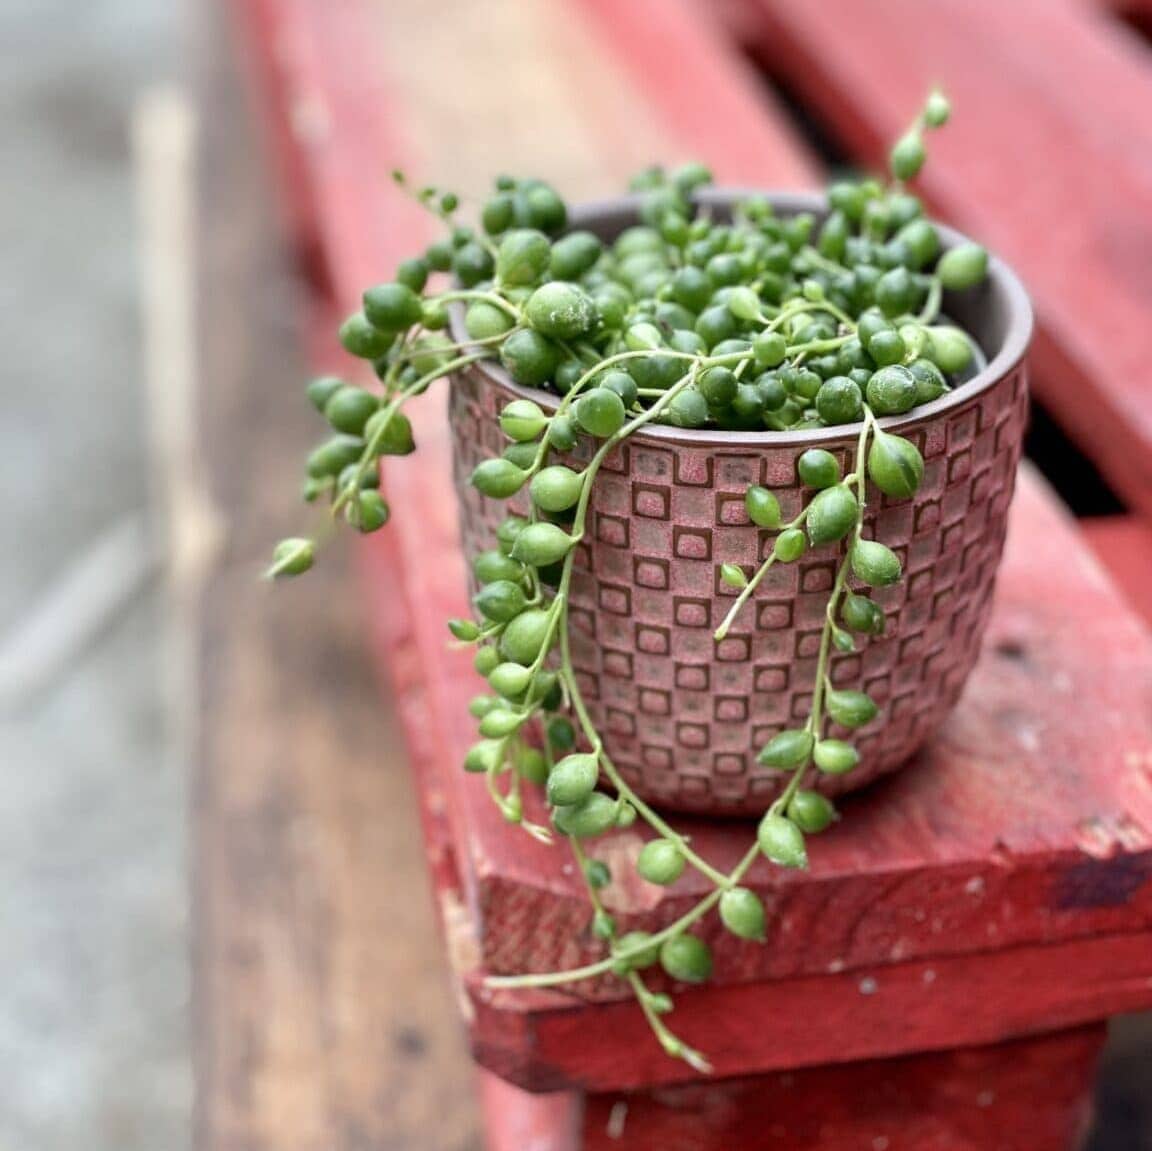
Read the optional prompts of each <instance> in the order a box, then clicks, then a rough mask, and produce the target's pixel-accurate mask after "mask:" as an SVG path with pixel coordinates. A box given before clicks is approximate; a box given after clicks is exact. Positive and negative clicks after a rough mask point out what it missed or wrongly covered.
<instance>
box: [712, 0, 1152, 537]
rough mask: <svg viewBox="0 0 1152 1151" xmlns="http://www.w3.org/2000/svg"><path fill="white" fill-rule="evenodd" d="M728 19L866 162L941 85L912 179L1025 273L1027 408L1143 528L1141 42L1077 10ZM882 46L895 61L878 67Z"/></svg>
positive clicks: (1150, 201) (990, 4)
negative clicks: (1029, 352) (939, 107)
mask: <svg viewBox="0 0 1152 1151" xmlns="http://www.w3.org/2000/svg"><path fill="white" fill-rule="evenodd" d="M728 7H730V8H732V7H737V5H735V4H733V3H732V0H729V4H728ZM739 7H740V8H741V10H742V11H741V15H740V19H739V27H740V29H741V31H742V32H743V33H744V34H745V35H746V36H747V37H748V39H749V43H750V46H751V48H752V49H753V51H754V52H755V53H756V54H757V55H758V56H759V58H760V59H761V61H762V62H763V63H764V65H765V66H766V67H767V68H768V70H769V72H770V73H772V74H775V75H777V76H780V77H783V78H784V79H785V80H786V82H787V83H788V84H789V86H790V87H791V88H792V89H793V90H794V91H796V92H797V93H798V94H799V95H800V97H801V99H803V100H804V101H805V102H806V103H807V105H808V106H809V107H810V108H812V109H814V110H815V111H816V112H817V114H818V115H819V116H820V117H822V118H824V120H825V122H826V123H829V124H831V125H832V126H833V127H834V128H835V130H836V132H837V135H838V136H839V138H840V139H841V140H843V142H844V143H845V145H846V146H847V147H848V149H849V150H850V151H851V152H852V154H853V155H855V156H856V157H857V158H858V159H861V160H866V161H868V162H870V163H879V162H882V160H883V157H884V154H885V152H886V150H887V148H888V146H889V145H890V143H891V141H892V140H894V139H895V138H896V136H897V135H898V134H899V133H900V132H901V131H903V129H904V128H905V126H906V125H907V123H908V122H909V120H910V118H911V116H912V115H913V114H915V111H916V109H917V108H919V106H920V104H921V102H922V100H923V98H924V94H925V92H927V91H928V89H929V87H930V86H931V85H933V84H942V85H943V86H944V87H945V88H946V89H947V91H948V94H949V96H950V97H951V98H952V101H953V105H954V109H955V114H954V116H953V120H952V122H951V123H950V124H949V126H948V129H947V130H946V131H945V132H942V133H940V134H939V135H936V136H933V138H932V140H931V142H930V151H931V161H930V163H929V164H928V165H927V167H926V168H925V170H924V176H923V178H922V180H921V181H920V184H921V186H922V188H923V190H924V192H925V194H926V195H927V197H928V199H929V200H930V201H931V202H932V203H933V204H934V205H935V206H936V208H937V210H939V211H941V212H943V213H944V214H945V216H946V218H948V219H949V220H950V221H952V222H954V223H956V225H957V226H958V227H960V228H962V229H964V230H966V231H968V232H970V233H971V234H973V235H978V236H979V237H980V239H981V241H983V242H984V243H987V244H988V245H989V246H990V247H992V248H994V249H995V250H996V251H997V252H998V253H999V254H1000V255H1002V256H1003V257H1004V258H1005V259H1007V260H1008V261H1009V262H1010V263H1012V264H1013V265H1014V266H1015V267H1016V269H1017V270H1018V271H1019V272H1020V274H1021V275H1022V276H1023V278H1024V279H1025V281H1026V282H1027V284H1028V286H1029V288H1030V290H1031V291H1032V293H1033V295H1034V297H1035V302H1036V307H1037V313H1038V318H1039V322H1040V329H1039V333H1038V339H1037V341H1036V347H1035V353H1034V356H1033V363H1034V366H1035V369H1036V373H1035V375H1036V392H1037V395H1039V396H1040V397H1041V399H1042V400H1043V401H1044V403H1045V404H1046V405H1048V406H1049V408H1050V409H1051V411H1052V413H1053V414H1054V415H1055V416H1056V418H1057V419H1058V420H1059V421H1060V423H1061V424H1062V426H1063V427H1064V428H1065V430H1066V431H1067V432H1068V434H1069V435H1070V436H1071V437H1072V439H1074V440H1075V441H1076V443H1077V444H1078V445H1079V446H1080V447H1081V449H1082V450H1083V451H1085V452H1086V453H1087V454H1088V455H1089V456H1090V457H1091V458H1092V460H1093V461H1094V462H1095V463H1096V465H1097V466H1098V467H1099V468H1100V470H1101V472H1102V473H1103V474H1104V476H1105V477H1106V478H1107V479H1108V481H1109V482H1110V483H1111V484H1112V486H1113V487H1114V488H1115V490H1116V491H1117V493H1118V494H1119V495H1120V496H1121V497H1122V498H1123V499H1125V500H1126V501H1128V503H1129V504H1131V505H1132V506H1133V508H1136V509H1139V510H1140V511H1141V513H1142V514H1143V515H1144V516H1145V517H1148V516H1152V406H1150V405H1149V403H1148V398H1149V383H1148V371H1147V362H1148V355H1149V351H1150V350H1152V340H1150V339H1149V335H1148V322H1147V316H1148V309H1149V305H1150V303H1152V170H1150V168H1149V163H1148V157H1149V155H1150V154H1152V152H1150V149H1152V117H1149V116H1147V115H1142V114H1141V113H1140V111H1139V110H1140V109H1146V108H1148V107H1149V106H1150V105H1152V67H1150V66H1149V52H1148V45H1147V44H1145V43H1141V41H1140V39H1139V37H1138V36H1136V35H1135V34H1134V33H1133V30H1132V29H1131V28H1128V27H1125V26H1124V25H1123V23H1122V22H1121V21H1120V20H1119V19H1117V18H1116V17H1115V16H1114V15H1113V14H1112V13H1111V12H1109V11H1107V9H1106V6H1105V5H1104V4H1102V3H1101V4H1096V5H1093V4H1089V3H1082V2H1079V0H1013V3H1010V4H1005V3H1002V2H1000V0H924V2H922V0H872V2H870V3H869V4H868V5H867V6H866V16H865V14H864V13H865V9H864V8H863V7H862V6H861V5H860V4H859V3H858V0H831V2H828V3H819V4H812V3H808V2H807V0H742V2H741V4H740V5H739ZM1110 7H1114V8H1116V9H1121V8H1129V9H1131V10H1134V11H1137V12H1139V11H1143V12H1145V13H1147V11H1148V8H1147V6H1146V5H1144V4H1136V5H1125V4H1122V3H1120V2H1119V0H1117V2H1116V3H1115V4H1112V5H1110ZM896 46H898V48H899V54H900V55H899V59H900V66H899V67H898V68H886V67H877V61H879V60H883V59H884V58H885V56H886V54H888V53H889V52H890V51H892V50H893V49H894V48H895V47H896Z"/></svg>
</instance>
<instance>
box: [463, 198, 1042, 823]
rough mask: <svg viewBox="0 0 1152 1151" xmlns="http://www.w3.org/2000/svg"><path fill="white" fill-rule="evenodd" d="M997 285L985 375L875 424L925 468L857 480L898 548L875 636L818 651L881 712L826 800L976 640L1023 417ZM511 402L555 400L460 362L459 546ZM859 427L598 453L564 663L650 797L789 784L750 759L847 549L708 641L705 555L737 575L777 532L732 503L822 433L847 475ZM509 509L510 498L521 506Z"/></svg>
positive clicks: (741, 806) (861, 733)
mask: <svg viewBox="0 0 1152 1151" xmlns="http://www.w3.org/2000/svg"><path fill="white" fill-rule="evenodd" d="M582 224H583V225H584V226H588V219H587V218H586V219H585V220H584V221H582ZM993 278H994V281H996V282H994V283H993V285H992V288H991V290H990V291H989V292H987V293H985V295H986V296H987V299H985V300H984V301H983V307H984V309H985V310H986V311H988V312H989V315H988V316H986V317H981V315H980V314H979V310H980V305H979V304H978V305H977V307H976V309H975V312H976V314H974V315H973V316H971V317H967V316H966V317H964V320H965V322H966V324H967V326H968V327H969V329H970V330H972V331H974V332H976V334H977V335H978V336H980V337H981V342H982V343H983V345H984V347H985V348H986V349H987V350H988V351H989V352H990V359H991V361H992V362H991V363H990V364H989V366H988V368H986V369H985V370H984V371H982V372H981V373H980V374H979V375H978V376H977V377H976V378H974V379H973V380H971V381H969V382H968V383H966V384H964V385H963V386H962V387H959V388H957V389H956V390H955V391H954V392H952V393H950V394H949V395H947V396H945V397H943V398H942V399H940V400H937V401H935V402H934V403H932V404H928V405H925V406H924V407H922V408H919V409H917V410H916V411H914V412H913V413H911V414H909V415H908V416H903V417H898V418H895V419H891V420H885V421H883V422H882V423H883V426H884V427H886V428H888V429H889V430H893V431H898V432H899V434H901V435H903V436H906V437H908V438H909V439H911V440H912V441H913V442H914V443H916V445H917V446H918V447H919V448H920V450H921V452H922V454H923V456H924V460H925V468H924V480H923V483H922V485H921V487H920V490H919V491H918V492H917V493H916V495H915V496H914V497H913V498H912V499H910V500H893V499H890V498H889V497H886V496H883V495H881V493H880V492H879V491H877V490H876V489H874V488H872V487H871V486H870V487H869V491H868V497H867V504H868V506H867V510H866V514H865V522H866V528H865V533H864V534H865V537H866V538H874V539H878V540H881V541H882V542H884V543H886V544H887V545H888V546H889V547H891V548H893V549H894V550H895V551H896V553H897V555H898V556H899V557H900V559H901V561H902V564H903V567H904V579H903V580H902V581H901V582H900V583H899V584H897V585H896V586H894V587H890V588H882V589H873V590H868V589H862V588H860V589H857V590H861V591H862V593H863V594H867V595H871V596H872V597H873V598H874V599H875V600H876V601H877V602H878V603H880V604H881V605H882V606H883V608H884V610H885V614H886V616H887V630H886V633H885V635H884V636H882V637H880V638H876V639H865V638H862V637H861V638H858V641H857V649H858V650H857V651H856V652H854V653H846V654H845V653H834V654H833V657H832V663H831V676H832V680H833V682H834V683H835V684H836V685H837V686H841V687H851V688H860V689H863V690H865V691H867V692H868V693H869V694H870V695H872V696H873V698H874V699H875V700H876V701H877V703H878V704H879V705H880V714H879V715H878V716H877V718H876V719H875V720H873V722H872V723H871V724H869V725H868V726H867V727H864V728H862V729H859V730H857V731H856V732H855V733H852V736H851V738H852V740H853V742H854V743H855V744H856V746H857V747H858V748H859V751H860V754H861V762H860V766H859V767H858V768H857V769H856V770H854V771H853V772H851V773H849V774H848V775H842V776H820V777H819V778H818V779H817V780H816V781H815V786H817V787H819V788H820V790H822V791H824V792H826V793H827V794H829V795H835V794H838V793H842V792H846V791H849V790H852V789H855V788H858V787H861V786H863V785H865V784H867V783H869V782H871V781H872V780H874V779H876V778H877V777H878V776H881V775H884V774H885V773H887V772H891V771H894V770H895V769H896V768H898V767H900V766H901V765H903V764H905V763H906V762H907V761H908V760H909V758H910V757H911V756H912V755H913V754H914V752H915V751H916V749H917V748H918V747H919V746H920V745H921V744H922V743H923V742H924V741H925V740H926V739H928V738H929V737H930V736H931V735H932V734H933V732H935V731H936V729H937V728H938V727H939V726H940V724H941V723H942V722H943V720H944V719H945V717H946V716H947V715H948V713H949V711H950V710H951V709H952V707H953V706H954V705H955V703H956V701H957V699H958V698H959V696H960V693H961V691H962V690H963V687H964V684H965V681H966V680H967V678H968V675H969V673H970V672H971V670H972V668H973V666H974V664H975V662H976V659H977V656H978V654H979V649H980V641H981V638H982V635H983V632H984V628H985V624H986V623H987V619H988V614H989V608H990V605H991V598H992V591H993V587H994V584H995V578H996V571H997V567H998V565H999V562H1000V556H1001V552H1002V549H1003V544H1004V536H1005V531H1006V526H1007V512H1008V506H1009V504H1010V502H1011V499H1012V491H1013V486H1014V482H1015V473H1016V465H1017V462H1018V460H1019V457H1020V450H1021V439H1022V436H1023V431H1024V426H1025V420H1026V413H1027V388H1026V382H1025V367H1024V364H1023V361H1022V356H1023V351H1024V349H1025V347H1026V344H1027V340H1028V335H1029V330H1030V324H1029V314H1028V309H1027V301H1026V298H1025V297H1024V295H1023V292H1022V290H1021V289H1020V288H1019V286H1018V284H1017V283H1016V282H1015V279H1014V277H1012V276H1011V273H1009V272H1007V270H1006V269H1004V268H1003V266H1002V265H998V264H997V265H995V267H994V270H993ZM1013 306H1015V307H1016V309H1017V310H1018V311H1019V313H1020V314H1019V315H1013V314H1011V312H1012V307H1013ZM982 326H983V327H984V329H985V330H984V331H982V330H981V328H982ZM989 332H991V333H992V336H991V337H990V336H989V334H988V333H989ZM997 337H998V340H999V344H1000V345H1001V346H1000V347H997V346H995V343H994V340H995V339H996V338H997ZM523 396H531V397H532V398H533V399H535V400H536V401H537V402H538V403H540V404H541V406H543V407H546V408H548V407H554V406H555V404H556V403H557V401H558V398H557V397H556V396H551V395H547V394H544V393H540V392H537V391H534V390H532V389H526V388H521V387H519V386H517V385H515V384H513V383H512V382H511V380H510V379H509V378H508V377H507V376H506V374H505V373H504V372H503V371H502V370H500V368H499V367H498V366H495V365H490V364H482V365H475V366H473V367H472V368H470V369H469V370H467V371H466V372H463V373H461V374H460V375H459V376H458V377H456V378H455V379H454V380H453V383H452V389H451V401H450V415H451V424H452V432H453V436H454V446H455V455H454V458H455V469H456V470H455V478H456V487H457V491H458V494H459V497H460V502H461V524H462V534H463V543H464V547H465V551H466V554H468V555H473V554H475V553H476V552H477V551H481V550H484V549H486V548H491V547H493V546H495V543H494V541H495V530H496V527H497V525H498V524H499V523H500V521H501V520H502V519H503V518H504V516H505V515H506V514H507V505H506V504H505V503H504V502H503V501H500V500H489V499H486V498H485V497H483V496H481V495H480V494H479V493H478V492H477V491H476V490H475V489H473V488H472V487H471V486H470V485H469V484H468V482H467V478H468V475H469V474H470V472H471V471H472V469H473V468H474V467H475V466H476V465H477V464H478V463H480V461H481V460H483V459H486V458H489V457H491V456H495V455H499V454H500V452H501V451H502V450H503V449H504V447H506V446H507V441H506V440H505V438H504V437H503V435H502V433H501V431H500V428H499V425H498V423H497V416H498V414H499V412H500V410H501V408H502V407H503V406H504V405H505V404H506V403H507V402H508V401H509V400H511V399H514V398H517V397H523ZM858 434H859V426H858V425H855V426H852V425H850V426H847V427H843V428H825V429H819V430H816V431H812V432H794V433H770V432H765V433H747V432H714V431H707V430H704V431H696V432H688V431H681V430H678V429H674V428H668V427H652V428H646V429H644V430H642V431H641V432H639V433H637V434H636V435H634V436H633V437H632V438H631V439H630V440H629V441H628V442H627V443H625V444H623V445H622V446H621V447H620V448H618V449H617V450H616V451H614V452H613V453H612V454H611V455H610V456H609V457H608V459H607V460H606V461H605V464H604V466H603V467H602V469H601V471H600V474H599V476H598V477H597V479H596V482H595V485H594V489H593V494H592V497H591V501H590V510H589V516H588V521H587V529H586V532H585V538H584V540H583V541H582V542H581V543H580V545H578V548H577V553H576V558H575V569H574V573H573V581H572V587H571V601H570V605H571V606H570V632H571V639H572V662H573V665H574V668H575V670H576V674H577V677H578V682H579V685H580V689H581V691H582V693H583V695H584V697H585V700H586V702H587V704H588V709H589V712H590V714H591V716H592V718H593V720H594V722H595V723H596V725H597V728H598V729H599V730H600V732H601V734H602V736H603V738H604V743H605V750H606V751H607V753H608V755H609V756H611V758H612V760H613V761H614V763H615V764H616V765H617V767H618V768H619V769H620V771H621V773H622V774H623V775H624V776H625V778H626V779H627V780H628V782H629V783H630V784H631V785H632V786H633V787H634V788H635V789H636V791H637V792H638V794H640V795H641V796H642V797H643V798H645V799H647V800H649V801H650V802H652V803H654V804H657V805H658V806H660V807H662V808H665V809H677V810H682V811H692V812H699V813H709V814H731V815H754V814H759V813H761V812H762V811H763V810H764V809H765V808H766V807H767V806H768V804H769V803H770V802H771V800H772V798H773V797H774V796H775V795H777V794H778V793H779V790H780V788H781V786H782V784H783V783H784V782H785V777H783V776H781V774H780V773H779V772H776V771H773V770H771V769H768V768H764V767H761V766H760V765H758V764H757V763H756V753H757V752H758V751H759V749H760V748H761V747H763V745H764V744H765V743H766V742H767V741H768V740H769V739H770V738H771V737H772V736H773V735H775V734H776V733H777V732H778V731H780V730H782V729H783V728H786V727H795V726H800V725H801V723H802V722H803V720H804V719H805V718H806V716H807V714H808V710H809V706H810V703H811V697H812V687H813V682H814V678H815V674H816V656H817V650H818V646H819V641H820V632H821V626H822V622H823V618H824V610H825V605H826V603H827V595H828V590H829V588H830V587H831V585H832V581H833V578H834V575H835V571H836V567H837V563H838V557H839V555H840V551H841V546H842V545H828V546H825V547H821V548H818V549H814V550H812V551H809V552H808V553H806V554H805V556H804V557H803V558H802V559H801V560H800V561H798V562H796V563H792V564H787V565H784V564H777V565H774V567H773V568H772V569H770V571H769V573H768V576H767V578H766V579H765V580H764V582H763V583H762V584H761V586H760V588H759V589H758V591H757V593H756V595H755V597H754V598H753V599H752V600H751V601H750V602H749V603H748V604H747V605H746V606H745V609H744V612H743V614H742V615H741V616H740V618H739V621H738V622H737V624H736V625H735V627H734V628H733V629H732V631H731V633H730V635H729V636H728V638H727V639H725V640H724V641H722V642H720V643H717V642H716V641H715V640H714V639H713V634H712V633H713V631H714V630H715V628H716V627H717V626H718V625H719V624H720V622H721V621H722V620H723V618H724V616H725V615H726V614H727V611H728V608H729V607H730V605H731V602H732V600H733V598H734V597H735V596H736V594H737V593H736V592H735V591H733V590H732V589H730V588H728V587H727V586H725V585H724V584H723V583H721V581H720V578H719V567H720V564H722V563H734V564H740V565H742V566H743V567H744V569H745V571H746V572H749V573H750V572H751V571H753V570H754V569H755V567H756V566H757V565H758V564H759V562H760V561H761V560H762V559H763V557H764V556H765V555H766V554H767V549H768V548H770V546H771V539H772V538H773V536H774V534H775V533H773V532H768V531H764V530H761V529H759V528H757V527H755V526H754V525H752V524H751V523H750V522H749V520H748V517H747V514H746V512H745V510H744V492H745V489H746V488H747V486H748V485H749V484H753V483H755V484H762V485H763V486H765V487H767V488H770V489H771V490H772V491H774V492H775V493H776V495H777V497H778V498H779V500H780V505H781V507H782V509H783V512H784V517H785V519H788V518H791V517H792V516H793V515H795V514H796V512H798V511H799V510H800V508H801V506H802V504H803V502H804V501H805V500H806V499H807V498H809V496H810V494H811V493H810V492H806V491H805V490H804V489H802V488H801V487H800V485H799V483H798V482H797V479H796V461H797V459H798V457H799V456H800V454H801V453H802V452H803V451H805V450H806V449H807V448H809V447H812V446H816V445H818V446H820V447H822V448H825V449H827V450H829V451H831V452H832V453H833V454H835V455H836V456H837V457H838V458H839V459H840V461H841V464H842V466H843V468H844V470H845V471H846V472H847V471H848V470H849V469H851V468H853V467H854V466H855V465H854V456H855V448H856V440H857V437H858ZM524 506H525V505H524V501H523V499H522V498H521V500H520V502H519V504H517V502H516V501H513V508H515V509H516V510H519V511H523V510H524ZM831 733H832V734H844V733H838V732H836V730H835V728H832V729H831Z"/></svg>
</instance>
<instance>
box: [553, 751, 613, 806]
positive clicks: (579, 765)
mask: <svg viewBox="0 0 1152 1151" xmlns="http://www.w3.org/2000/svg"><path fill="white" fill-rule="evenodd" d="M599 774H600V761H599V760H598V759H597V758H596V756H594V755H567V756H565V757H564V758H563V759H562V760H560V762H559V763H557V764H556V766H555V767H553V768H552V770H551V772H549V774H548V783H547V786H546V791H545V794H546V795H547V797H548V802H549V803H550V804H552V806H553V807H567V806H571V805H573V804H578V803H583V802H584V800H585V799H587V798H588V796H590V795H591V794H592V792H593V791H594V790H595V788H596V780H597V778H598V777H599Z"/></svg>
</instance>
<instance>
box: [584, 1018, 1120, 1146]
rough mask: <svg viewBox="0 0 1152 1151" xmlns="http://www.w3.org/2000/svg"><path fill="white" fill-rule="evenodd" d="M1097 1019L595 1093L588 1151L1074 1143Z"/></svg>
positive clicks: (1085, 1104)
mask: <svg viewBox="0 0 1152 1151" xmlns="http://www.w3.org/2000/svg"><path fill="white" fill-rule="evenodd" d="M1103 1042H1104V1028H1103V1027H1102V1026H1095V1027H1088V1028H1083V1029H1080V1030H1076V1031H1068V1032H1061V1033H1060V1034H1057V1035H1053V1036H1047V1037H1045V1038H1043V1039H1030V1040H1024V1041H1021V1042H1016V1043H1005V1044H1000V1045H997V1046H994V1047H987V1048H980V1049H976V1050H973V1049H963V1050H959V1051H951V1052H948V1053H946V1054H940V1055H930V1056H919V1057H916V1058H912V1059H887V1060H883V1061H877V1062H871V1063H857V1064H853V1065H852V1066H849V1067H828V1068H819V1069H812V1070H806V1071H797V1072H792V1071H788V1072H781V1073H777V1074H775V1075H766V1076H761V1077H758V1078H755V1079H737V1080H728V1081H726V1082H723V1083H713V1082H708V1083H697V1084H687V1085H684V1086H682V1087H674V1088H664V1089H663V1090H662V1091H659V1092H652V1093H645V1094H639V1095H609V1094H605V1095H593V1096H590V1097H589V1099H588V1103H587V1105H586V1109H585V1120H584V1131H585V1143H584V1145H583V1151H617V1149H618V1148H621V1147H640V1148H648V1147H653V1148H655V1147H658V1148H659V1149H660V1151H730V1149H732V1148H738V1149H739V1151H780V1149H781V1148H787V1151H943V1149H947V1151H991V1149H993V1148H994V1149H995V1151H1069V1148H1071V1147H1074V1146H1077V1145H1078V1144H1079V1140H1080V1138H1082V1136H1083V1134H1084V1132H1085V1130H1086V1128H1087V1125H1088V1120H1089V1117H1090V1089H1091V1084H1092V1074H1093V1069H1094V1067H1095V1063H1096V1057H1097V1053H1098V1051H1099V1049H1100V1046H1101V1044H1102V1043H1103Z"/></svg>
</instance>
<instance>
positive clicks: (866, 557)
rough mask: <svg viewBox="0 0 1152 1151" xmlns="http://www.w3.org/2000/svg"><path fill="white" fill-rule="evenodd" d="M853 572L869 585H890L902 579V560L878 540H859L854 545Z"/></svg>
mask: <svg viewBox="0 0 1152 1151" xmlns="http://www.w3.org/2000/svg"><path fill="white" fill-rule="evenodd" d="M852 574H853V575H854V576H855V577H856V578H857V579H858V580H860V581H861V582H862V583H866V584H867V585H868V586H869V587H888V586H889V585H890V584H894V583H899V581H900V575H901V570H900V560H899V558H898V557H897V555H896V553H895V552H894V551H893V550H892V549H891V548H890V547H886V546H885V545H884V544H882V543H878V542H877V541H876V540H857V541H856V542H855V543H854V544H853V545H852Z"/></svg>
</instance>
